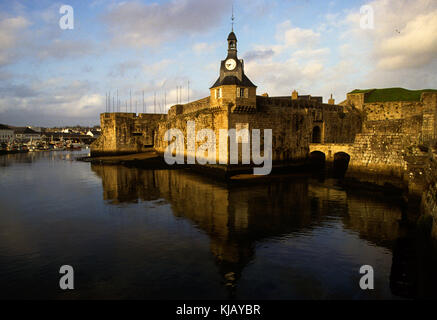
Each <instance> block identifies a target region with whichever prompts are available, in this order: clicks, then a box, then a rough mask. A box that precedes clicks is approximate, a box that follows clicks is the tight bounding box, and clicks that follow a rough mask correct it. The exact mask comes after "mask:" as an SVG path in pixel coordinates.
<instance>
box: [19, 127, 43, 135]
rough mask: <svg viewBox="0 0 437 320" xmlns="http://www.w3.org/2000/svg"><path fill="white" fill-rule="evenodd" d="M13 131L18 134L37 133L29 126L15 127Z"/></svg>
mask: <svg viewBox="0 0 437 320" xmlns="http://www.w3.org/2000/svg"><path fill="white" fill-rule="evenodd" d="M14 131H15V133H18V134H39V132H36V131H35V130H32V129H30V128H27V127H26V128H15V129H14Z"/></svg>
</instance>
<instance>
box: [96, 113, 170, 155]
mask: <svg viewBox="0 0 437 320" xmlns="http://www.w3.org/2000/svg"><path fill="white" fill-rule="evenodd" d="M166 117H167V115H164V114H144V113H143V114H139V115H138V116H136V115H135V113H124V112H116V113H102V114H101V115H100V124H101V128H102V134H101V136H100V137H99V138H98V139H97V140H96V141H95V142H94V143H93V144H92V146H91V150H92V155H93V156H96V155H100V154H123V153H136V152H143V151H144V150H146V149H147V148H150V147H153V145H154V135H155V131H156V128H157V124H158V122H159V121H160V120H164V119H166Z"/></svg>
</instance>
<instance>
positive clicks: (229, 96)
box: [210, 31, 256, 112]
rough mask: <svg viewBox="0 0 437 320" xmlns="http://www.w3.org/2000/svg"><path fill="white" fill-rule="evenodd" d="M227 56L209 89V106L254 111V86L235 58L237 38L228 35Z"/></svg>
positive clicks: (236, 57)
mask: <svg viewBox="0 0 437 320" xmlns="http://www.w3.org/2000/svg"><path fill="white" fill-rule="evenodd" d="M227 40H228V54H227V56H226V58H225V59H224V60H222V61H221V64H220V76H219V78H218V79H217V81H216V82H215V83H214V85H213V86H212V87H211V88H210V92H211V98H210V99H211V100H210V101H211V106H213V107H214V106H228V105H231V106H232V107H231V111H232V112H240V111H242V110H246V111H255V110H256V86H255V85H254V84H253V83H252V81H250V80H249V78H248V77H247V76H246V75H245V74H244V62H243V60H242V59H238V56H237V37H236V35H235V33H234V31H231V33H229V35H228V39H227Z"/></svg>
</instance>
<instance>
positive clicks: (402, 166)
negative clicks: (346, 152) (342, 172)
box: [347, 93, 437, 193]
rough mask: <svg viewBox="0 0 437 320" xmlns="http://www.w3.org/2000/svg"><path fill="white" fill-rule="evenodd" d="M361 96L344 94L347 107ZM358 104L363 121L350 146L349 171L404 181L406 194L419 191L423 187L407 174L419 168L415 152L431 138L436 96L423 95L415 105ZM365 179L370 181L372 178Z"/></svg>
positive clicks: (388, 103)
mask: <svg viewBox="0 0 437 320" xmlns="http://www.w3.org/2000/svg"><path fill="white" fill-rule="evenodd" d="M364 96H365V94H364V93H359V94H348V99H350V100H349V101H348V103H347V105H353V104H357V103H358V102H360V101H364ZM360 97H361V98H360ZM357 101H358V102H357ZM360 103H361V106H360V108H361V110H362V111H363V118H364V122H363V126H362V132H361V133H359V134H357V135H356V137H355V141H354V144H353V145H352V146H351V147H350V149H351V154H350V156H351V160H350V164H349V170H350V171H355V172H359V173H363V172H364V173H365V172H367V173H374V174H376V175H380V174H383V175H385V176H392V177H396V178H399V179H403V180H405V181H408V184H409V189H410V192H412V193H416V192H420V190H421V188H422V187H423V186H421V185H420V181H413V180H412V179H411V177H410V175H414V174H415V172H416V171H417V172H419V171H420V169H421V168H422V167H421V166H423V159H422V154H421V152H419V151H418V152H415V150H416V151H417V149H418V146H419V145H421V144H429V143H430V142H432V139H433V137H434V132H435V130H436V122H435V113H436V112H437V94H435V93H423V94H422V97H421V101H417V102H414V101H413V102H402V101H398V102H382V103H363V102H360ZM348 174H349V175H353V174H352V172H349V173H348ZM368 178H369V179H372V182H374V181H373V179H374V177H371V176H369V177H368Z"/></svg>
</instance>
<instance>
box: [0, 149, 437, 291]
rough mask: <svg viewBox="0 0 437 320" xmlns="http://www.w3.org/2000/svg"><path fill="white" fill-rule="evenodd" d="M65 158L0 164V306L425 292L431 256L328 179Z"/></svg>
mask: <svg viewBox="0 0 437 320" xmlns="http://www.w3.org/2000/svg"><path fill="white" fill-rule="evenodd" d="M75 156H77V154H75V153H70V152H59V153H37V154H28V155H21V154H19V155H12V156H7V157H0V178H1V180H0V181H1V183H0V201H1V204H2V207H1V210H0V287H1V288H2V291H1V294H0V295H1V296H2V297H7V298H14V297H20V298H83V299H87V298H148V299H171V298H173V299H180V298H186V299H192V298H197V299H198V298H202V299H217V298H237V299H296V298H300V299H302V298H303V299H338V298H345V299H368V298H373V299H383V298H389V299H392V298H398V297H430V296H432V295H433V294H434V293H433V291H432V288H433V286H434V284H436V283H437V282H436V279H435V276H433V274H432V272H433V270H434V268H435V266H437V264H436V263H435V257H436V254H435V250H434V249H432V247H431V246H430V245H429V243H428V242H426V245H424V243H425V242H423V241H421V240H420V238H418V237H416V236H415V233H414V232H410V231H409V230H407V228H406V227H404V224H403V223H402V217H403V214H404V212H403V211H402V210H403V209H402V208H401V207H400V206H399V205H398V202H397V201H395V202H393V201H389V200H388V199H381V200H377V199H373V198H372V197H371V196H365V195H355V194H350V193H349V192H346V191H345V190H344V189H342V188H340V187H338V186H336V185H335V181H334V180H329V179H328V180H326V181H322V182H320V181H316V180H313V179H308V178H296V177H283V178H281V179H277V180H272V181H270V182H268V183H267V182H263V183H254V182H250V183H241V182H239V183H236V182H233V183H221V182H216V181H211V180H209V179H207V178H205V177H202V176H201V175H198V174H193V173H191V172H189V171H187V170H155V171H153V170H144V169H136V168H127V167H123V166H99V165H90V164H89V163H82V162H76V161H72V160H74V157H75ZM69 160H70V161H69ZM102 195H103V196H102ZM418 247H420V250H417V248H418ZM63 264H71V265H73V266H74V267H75V272H76V274H75V275H76V279H77V280H76V281H77V283H76V289H75V290H74V291H72V292H61V291H60V290H59V289H58V287H57V284H58V281H59V278H58V277H59V272H58V271H59V267H60V266H61V265H63ZM364 264H370V265H372V266H373V268H374V270H375V290H372V291H363V290H361V289H360V288H359V285H358V283H359V279H360V277H361V275H360V274H359V268H360V266H362V265H364ZM29 283H30V284H31V285H29Z"/></svg>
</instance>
